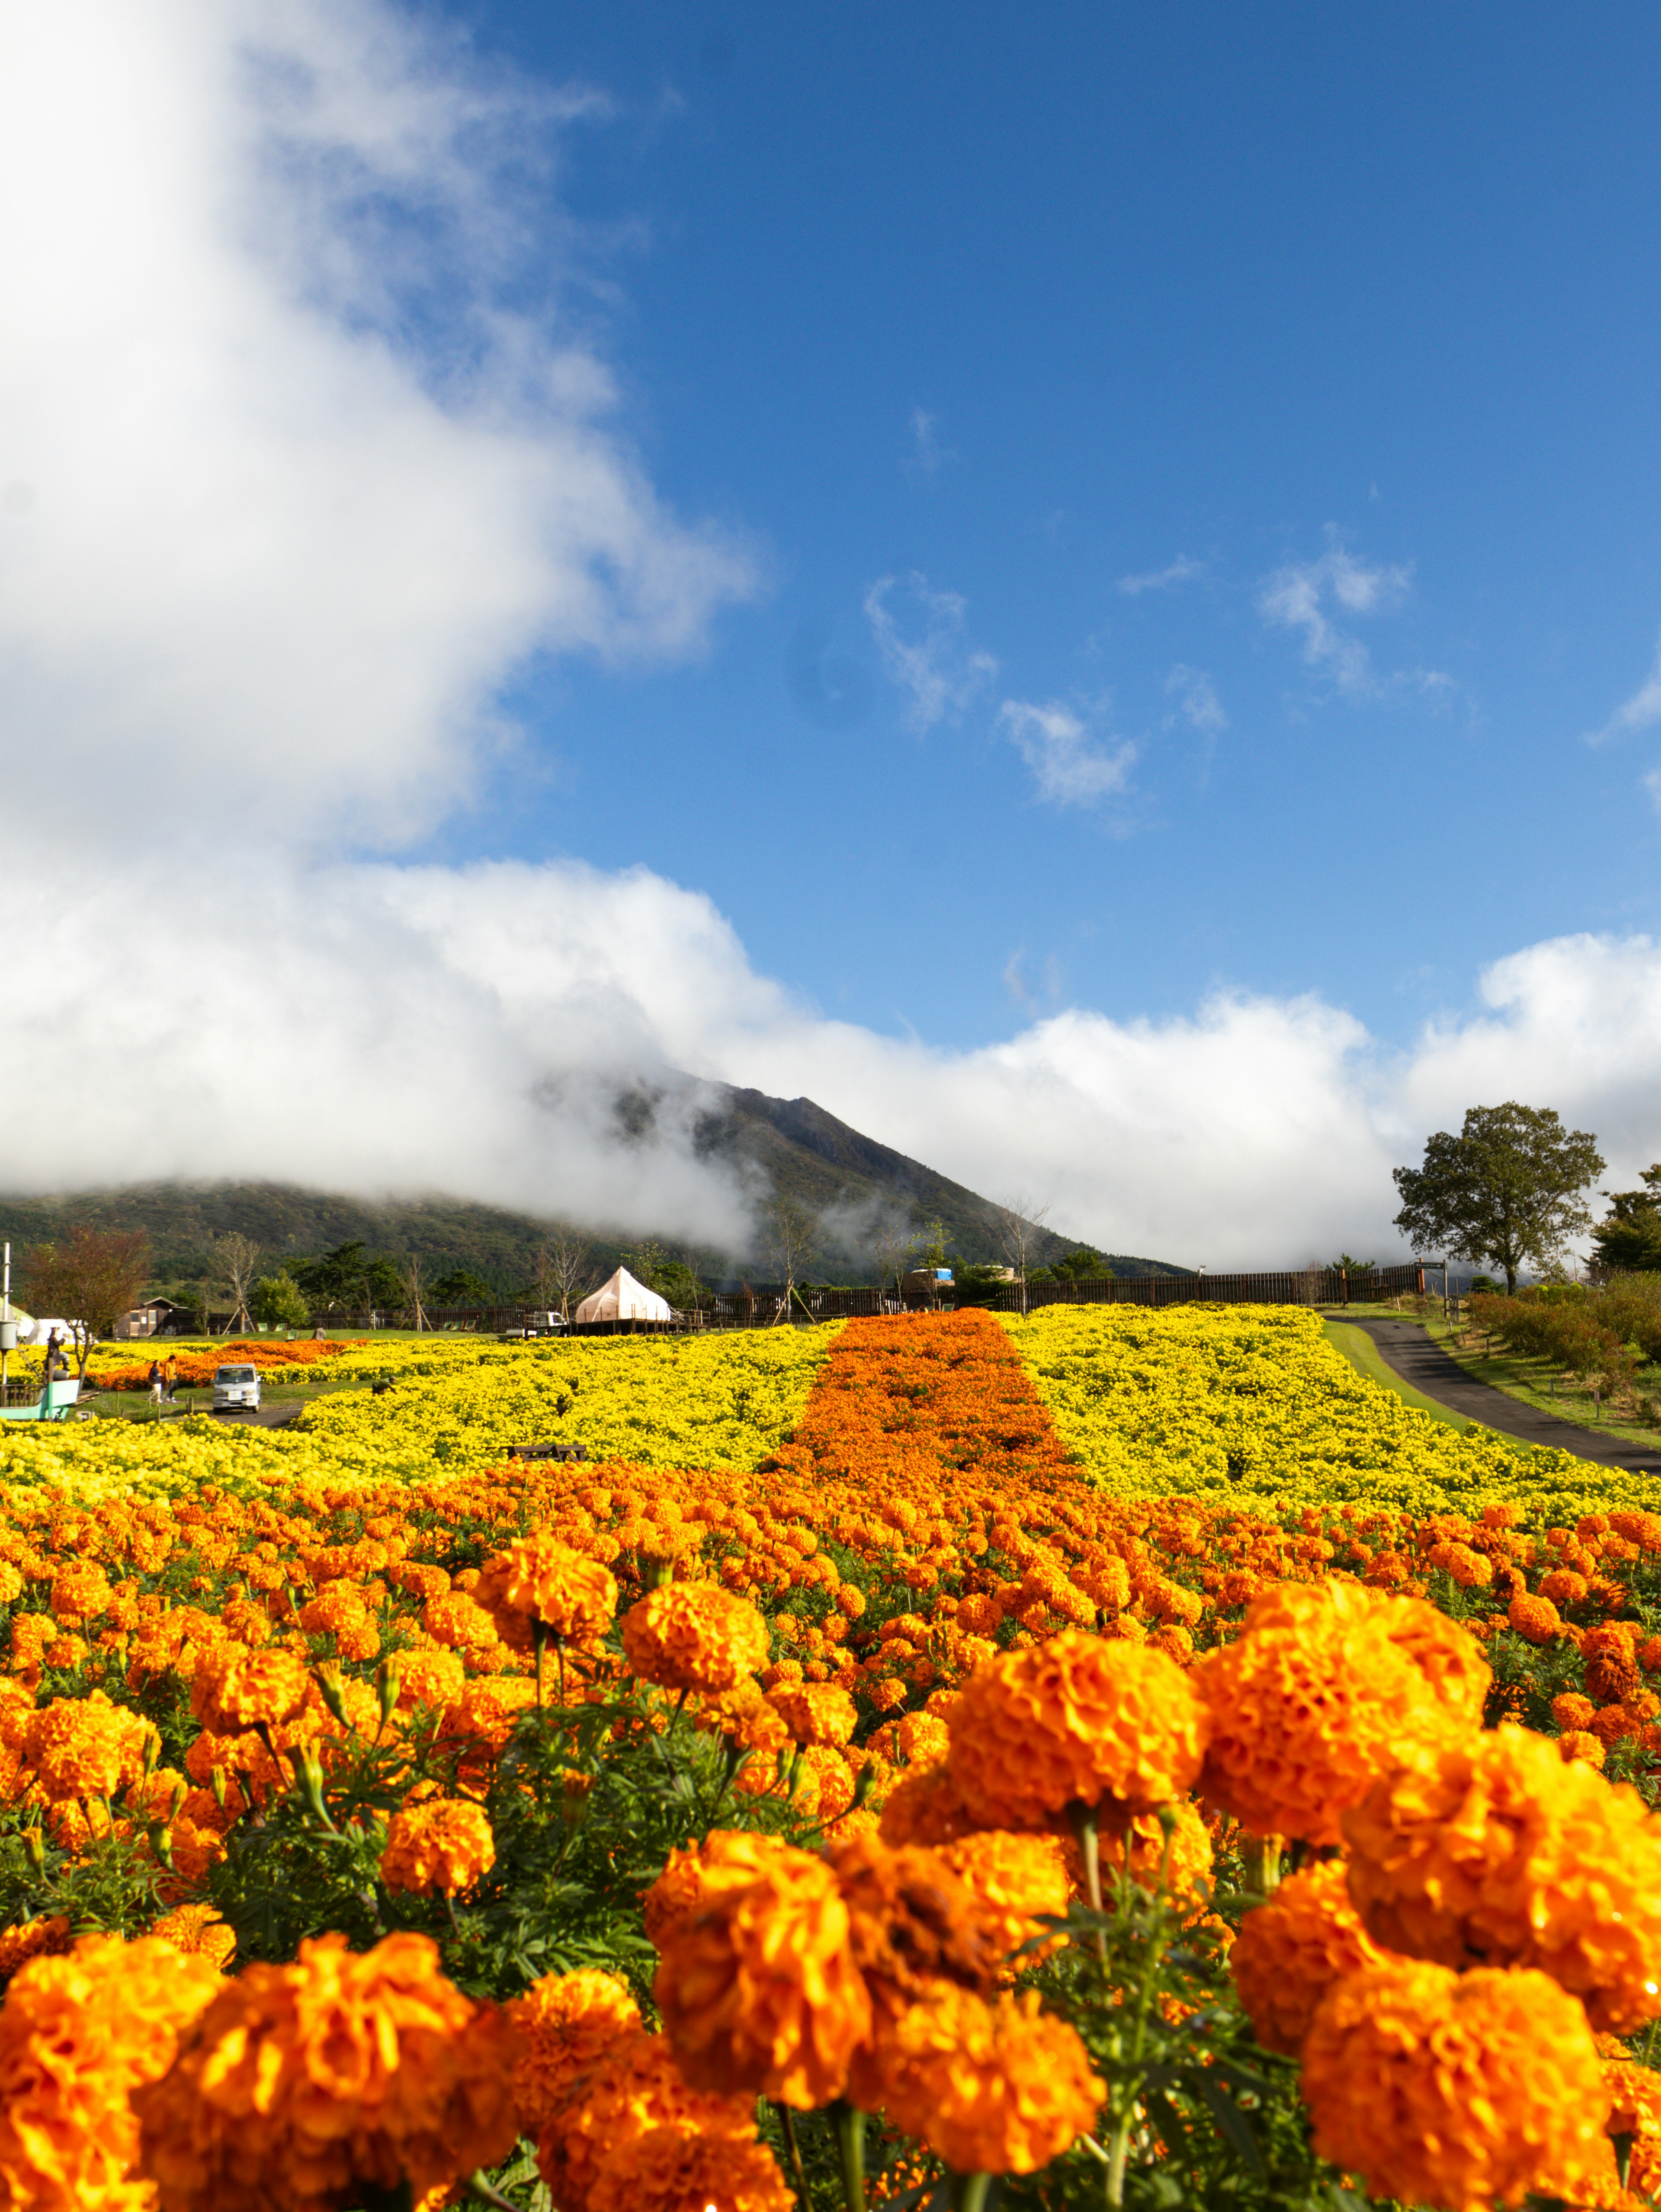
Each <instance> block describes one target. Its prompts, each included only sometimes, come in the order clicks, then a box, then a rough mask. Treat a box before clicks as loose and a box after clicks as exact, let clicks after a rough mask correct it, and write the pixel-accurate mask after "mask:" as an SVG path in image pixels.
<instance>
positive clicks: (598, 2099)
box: [537, 2028, 756, 2212]
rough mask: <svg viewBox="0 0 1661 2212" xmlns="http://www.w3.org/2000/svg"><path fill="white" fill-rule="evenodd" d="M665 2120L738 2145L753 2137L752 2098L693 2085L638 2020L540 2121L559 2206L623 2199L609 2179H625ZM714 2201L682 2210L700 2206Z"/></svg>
mask: <svg viewBox="0 0 1661 2212" xmlns="http://www.w3.org/2000/svg"><path fill="white" fill-rule="evenodd" d="M660 2128H667V2129H671V2130H674V2131H675V2132H676V2133H677V2134H678V2135H680V2136H684V2137H688V2138H692V2137H701V2138H703V2140H705V2141H706V2142H709V2143H711V2144H712V2145H714V2146H715V2147H716V2148H718V2149H732V2150H735V2151H736V2150H739V2149H741V2148H742V2146H744V2145H745V2144H748V2143H753V2142H755V2140H756V2103H755V2099H754V2098H753V2097H719V2096H711V2095H709V2094H707V2093H702V2092H699V2091H697V2090H695V2089H691V2088H689V2087H688V2086H687V2084H686V2082H685V2081H684V2078H683V2076H682V2075H681V2073H680V2071H679V2069H678V2068H677V2066H676V2064H675V2060H674V2056H673V2053H672V2051H671V2050H670V2048H669V2045H668V2042H667V2040H666V2038H664V2037H663V2036H661V2035H648V2034H647V2033H645V2032H644V2031H643V2030H642V2029H638V2028H637V2029H636V2030H634V2031H633V2032H632V2033H626V2034H624V2035H623V2036H621V2037H619V2039H618V2040H617V2041H616V2042H615V2043H614V2044H613V2045H612V2046H611V2049H610V2050H609V2051H606V2052H605V2053H604V2054H603V2055H602V2056H601V2057H599V2061H598V2062H597V2063H596V2064H594V2065H593V2067H591V2068H590V2069H588V2070H587V2072H586V2073H583V2074H581V2075H577V2076H575V2078H574V2080H573V2081H572V2084H571V2087H570V2089H569V2092H568V2093H566V2094H565V2095H564V2096H563V2097H562V2098H560V2099H558V2100H556V2102H555V2105H554V2107H553V2109H552V2110H551V2112H550V2113H549V2114H548V2116H547V2118H545V2120H544V2121H543V2123H542V2126H541V2129H540V2130H539V2136H538V2145H537V2166H538V2171H539V2172H540V2173H541V2175H542V2178H543V2179H544V2181H545V2182H546V2183H547V2185H548V2187H549V2190H550V2191H551V2194H552V2196H553V2198H554V2202H555V2203H557V2205H558V2206H559V2208H560V2212H596V2208H597V2204H598V2203H600V2202H609V2203H615V2204H619V2205H622V2204H624V2203H625V2201H626V2200H624V2199H620V2198H618V2197H617V2196H616V2195H614V2194H613V2193H611V2191H608V2188H607V2183H608V2181H609V2180H611V2179H612V2178H613V2177H617V2178H620V2179H623V2180H624V2181H625V2182H626V2180H627V2178H628V2177H629V2175H630V2172H632V2171H633V2168H634V2165H635V2154H636V2150H637V2148H638V2146H639V2144H640V2143H641V2142H642V2139H643V2138H644V2137H645V2136H648V2135H650V2134H652V2133H654V2131H655V2130H658V2129H660ZM742 2164H743V2162H742V2161H740V2162H739V2170H741V2169H742ZM710 2201H712V2200H711V2199H709V2198H705V2199H704V2200H703V2203H709V2202H710ZM713 2201H715V2202H716V2203H720V2202H721V2199H720V2198H719V2197H717V2198H715V2199H714V2200H713ZM703 2203H698V2204H697V2205H696V2206H685V2207H681V2208H678V2209H677V2212H703Z"/></svg>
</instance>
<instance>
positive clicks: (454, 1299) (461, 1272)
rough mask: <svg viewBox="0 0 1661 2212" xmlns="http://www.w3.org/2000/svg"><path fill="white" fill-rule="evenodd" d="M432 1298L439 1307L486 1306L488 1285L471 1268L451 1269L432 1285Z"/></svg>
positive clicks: (488, 1292)
mask: <svg viewBox="0 0 1661 2212" xmlns="http://www.w3.org/2000/svg"><path fill="white" fill-rule="evenodd" d="M432 1297H433V1304H435V1305H440V1306H482V1305H488V1304H490V1285H489V1284H488V1283H487V1282H486V1281H485V1279H484V1277H483V1276H482V1275H476V1274H475V1273H473V1271H472V1268H471V1267H452V1268H450V1269H449V1270H448V1271H447V1273H444V1274H442V1275H441V1276H440V1277H439V1279H438V1280H437V1281H436V1282H435V1284H434V1285H433V1291H432Z"/></svg>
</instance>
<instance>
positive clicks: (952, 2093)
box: [884, 1983, 1107, 2173]
mask: <svg viewBox="0 0 1661 2212" xmlns="http://www.w3.org/2000/svg"><path fill="white" fill-rule="evenodd" d="M891 2051H892V2057H891V2073H890V2079H889V2082H888V2085H887V2088H886V2091H885V2097H884V2108H885V2111H886V2112H887V2115H888V2118H890V2120H891V2121H892V2122H893V2124H895V2125H896V2126H897V2127H900V2128H903V2129H904V2130H905V2132H906V2134H907V2135H910V2136H916V2137H917V2138H918V2139H919V2140H920V2141H921V2142H926V2143H927V2144H928V2146H929V2148H930V2149H931V2150H934V2151H938V2152H939V2154H940V2156H941V2157H942V2158H943V2159H944V2160H946V2164H947V2165H948V2166H951V2167H952V2170H953V2171H954V2172H958V2173H1036V2172H1037V2171H1038V2169H1039V2168H1040V2167H1041V2166H1048V2165H1049V2164H1050V2160H1052V2159H1054V2158H1059V2157H1060V2155H1061V2154H1062V2152H1063V2151H1064V2150H1067V2149H1068V2148H1069V2147H1070V2146H1071V2145H1072V2144H1073V2143H1074V2142H1076V2141H1077V2140H1078V2138H1079V2137H1080V2136H1081V2135H1082V2134H1084V2133H1085V2132H1086V2130H1087V2129H1090V2128H1092V2127H1093V2126H1094V2125H1095V2124H1096V2115H1097V2113H1098V2112H1099V2111H1100V2110H1101V2106H1102V2100H1103V2099H1104V2097H1105V2096H1106V2094H1107V2087H1106V2084H1105V2083H1104V2082H1103V2081H1099V2080H1098V2078H1097V2076H1096V2075H1094V2074H1092V2072H1091V2070H1090V2057H1089V2054H1088V2052H1087V2051H1086V2049H1085V2047H1084V2045H1083V2044H1082V2043H1081V2042H1080V2039H1079V2037H1078V2034H1077V2032H1076V2031H1075V2030H1074V2029H1073V2028H1072V2027H1069V2026H1068V2023H1067V2022H1066V2021H1064V2020H1056V2019H1055V2018H1054V2017H1053V2016H1052V2015H1049V2014H1046V2013H1043V2012H1040V2011H1039V2009H1038V2000H1037V1995H1036V1993H1033V1992H1029V1993H1028V1994H1027V1996H1025V1997H1013V1998H1011V1997H1004V1998H1001V1999H1000V2000H999V2002H997V2003H996V2004H995V2005H992V2004H988V2003H987V2002H985V2000H984V1999H983V1998H981V1997H978V1996H975V1994H974V1993H973V1992H972V1991H971V1990H963V1989H957V1988H954V1987H953V1986H952V1984H950V1983H943V1984H940V1987H939V1988H938V1989H936V1990H933V1991H931V1993H930V1994H929V1996H927V1997H926V1998H925V1999H924V2000H923V2001H922V2002H921V2003H919V2004H916V2005H913V2006H912V2007H911V2008H910V2011H908V2012H906V2013H904V2014H903V2015H902V2016H901V2018H900V2020H899V2021H898V2023H897V2027H896V2028H895V2031H894V2037H893V2041H892V2044H891Z"/></svg>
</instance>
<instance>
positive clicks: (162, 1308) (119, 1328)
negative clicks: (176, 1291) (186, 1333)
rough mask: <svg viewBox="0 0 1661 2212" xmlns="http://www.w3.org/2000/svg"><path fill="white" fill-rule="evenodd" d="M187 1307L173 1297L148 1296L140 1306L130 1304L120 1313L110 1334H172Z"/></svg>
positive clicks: (129, 1335) (122, 1335) (130, 1335)
mask: <svg viewBox="0 0 1661 2212" xmlns="http://www.w3.org/2000/svg"><path fill="white" fill-rule="evenodd" d="M188 1311H189V1308H188V1307H186V1306H181V1305H179V1304H178V1303H177V1302H176V1301H175V1300H174V1299H173V1298H150V1299H149V1300H147V1301H146V1303H145V1304H143V1305H142V1306H132V1307H130V1308H129V1309H128V1310H127V1311H126V1312H125V1313H124V1314H123V1315H121V1316H120V1317H119V1320H118V1321H117V1322H116V1324H115V1327H114V1328H113V1330H112V1331H111V1334H112V1335H113V1336H117V1337H123V1338H126V1337H135V1336H173V1335H176V1334H178V1331H179V1316H180V1315H182V1314H186V1313H188Z"/></svg>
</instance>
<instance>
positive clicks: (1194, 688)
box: [1165, 662, 1228, 738]
mask: <svg viewBox="0 0 1661 2212" xmlns="http://www.w3.org/2000/svg"><path fill="white" fill-rule="evenodd" d="M1165 696H1166V697H1167V698H1171V699H1174V700H1175V701H1176V702H1177V708H1178V710H1179V711H1180V712H1181V714H1183V717H1184V719H1185V720H1187V722H1188V723H1189V726H1190V727H1191V728H1193V729H1196V730H1197V731H1198V732H1200V734H1201V736H1202V737H1206V738H1214V737H1218V736H1220V735H1221V733H1222V732H1223V731H1225V730H1226V728H1227V727H1228V716H1227V715H1226V714H1225V713H1224V712H1223V702H1222V701H1221V700H1220V698H1219V697H1218V696H1217V687H1216V685H1215V684H1214V683H1213V682H1212V680H1211V678H1209V677H1208V675H1207V674H1206V672H1205V671H1204V669H1203V668H1185V667H1183V665H1182V664H1181V663H1180V662H1179V663H1178V664H1177V666H1176V667H1175V668H1173V669H1172V670H1171V673H1170V675H1169V676H1167V677H1166V678H1165Z"/></svg>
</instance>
